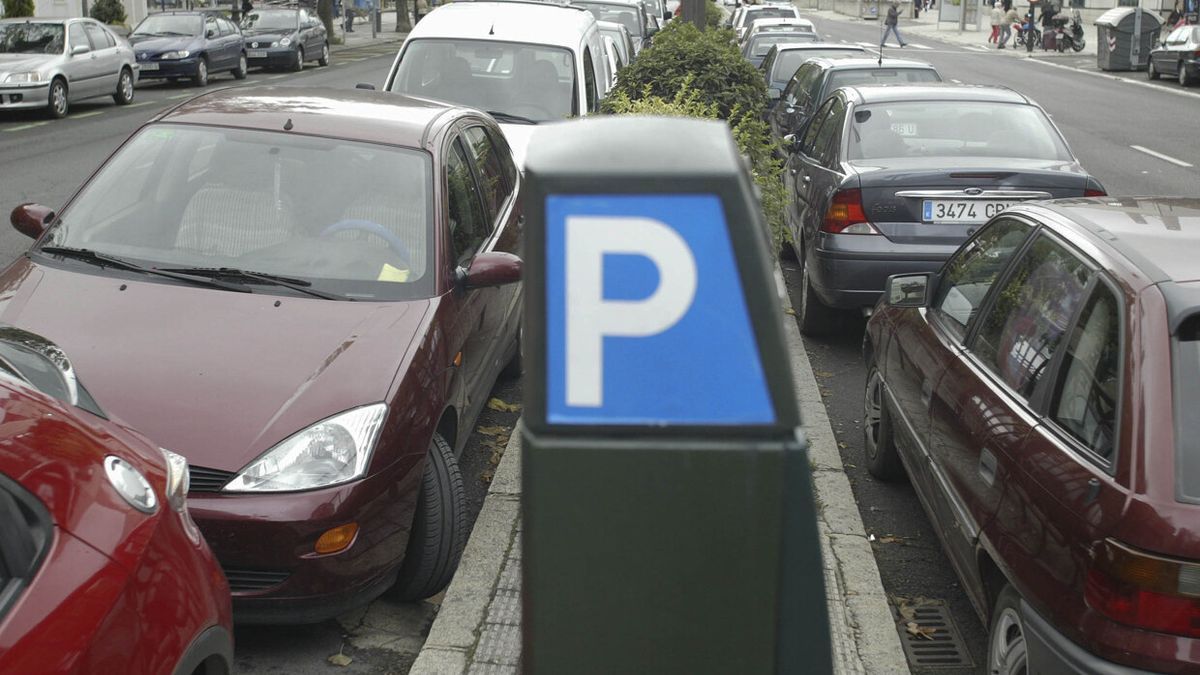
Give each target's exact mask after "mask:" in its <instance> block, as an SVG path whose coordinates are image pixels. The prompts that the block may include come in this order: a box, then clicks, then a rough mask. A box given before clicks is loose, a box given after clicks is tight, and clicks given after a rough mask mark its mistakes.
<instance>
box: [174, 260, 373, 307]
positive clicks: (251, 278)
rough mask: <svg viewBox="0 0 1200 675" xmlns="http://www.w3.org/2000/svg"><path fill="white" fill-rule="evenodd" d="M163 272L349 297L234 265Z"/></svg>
mask: <svg viewBox="0 0 1200 675" xmlns="http://www.w3.org/2000/svg"><path fill="white" fill-rule="evenodd" d="M161 271H163V272H173V273H175V274H194V275H197V276H203V277H208V278H210V279H237V280H238V281H242V282H246V283H254V282H257V283H260V284H268V285H271V286H282V287H284V288H290V289H292V290H293V291H296V292H298V293H304V294H306V295H311V296H313V297H314V298H324V299H325V300H349V301H353V300H354V298H350V297H347V296H344V295H338V294H336V293H326V292H325V291H318V290H316V289H315V288H311V286H312V282H311V281H308V280H305V279H297V278H295V277H285V276H282V275H278V274H266V273H264V272H251V271H249V270H239V269H237V268H235V267H164V268H162V270H161Z"/></svg>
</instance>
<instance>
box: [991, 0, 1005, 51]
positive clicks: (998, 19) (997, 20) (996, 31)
mask: <svg viewBox="0 0 1200 675" xmlns="http://www.w3.org/2000/svg"><path fill="white" fill-rule="evenodd" d="M1003 22H1004V10H1002V9H1000V3H999V2H996V3H995V4H994V5H992V34H991V35H990V36H989V37H988V44H997V45H998V44H1000V24H1001V23H1003Z"/></svg>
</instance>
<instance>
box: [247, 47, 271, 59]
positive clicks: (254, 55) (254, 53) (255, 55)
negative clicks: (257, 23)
mask: <svg viewBox="0 0 1200 675" xmlns="http://www.w3.org/2000/svg"><path fill="white" fill-rule="evenodd" d="M246 58H248V59H265V58H267V51H266V50H265V49H251V50H250V51H248V52H246Z"/></svg>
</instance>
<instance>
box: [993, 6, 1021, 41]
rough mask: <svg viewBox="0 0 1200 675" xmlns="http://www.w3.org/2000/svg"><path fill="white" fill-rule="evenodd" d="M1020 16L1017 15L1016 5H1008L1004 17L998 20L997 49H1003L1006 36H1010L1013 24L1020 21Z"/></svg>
mask: <svg viewBox="0 0 1200 675" xmlns="http://www.w3.org/2000/svg"><path fill="white" fill-rule="evenodd" d="M1020 21H1021V17H1020V16H1018V15H1017V8H1016V7H1011V6H1010V7H1009V8H1008V11H1007V12H1005V13H1004V18H1003V19H1001V20H1000V45H999V47H998V48H999V49H1004V46H1005V45H1007V44H1008V38H1010V37H1012V29H1013V26H1015V25H1017V24H1018V23H1020Z"/></svg>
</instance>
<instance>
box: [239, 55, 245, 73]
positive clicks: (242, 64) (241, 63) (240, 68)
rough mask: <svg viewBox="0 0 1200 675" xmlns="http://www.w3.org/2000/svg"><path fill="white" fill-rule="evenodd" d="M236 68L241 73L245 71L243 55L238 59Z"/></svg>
mask: <svg viewBox="0 0 1200 675" xmlns="http://www.w3.org/2000/svg"><path fill="white" fill-rule="evenodd" d="M238 70H240V71H242V72H243V73H245V72H246V57H244V56H243V57H241V58H240V59H238Z"/></svg>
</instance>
